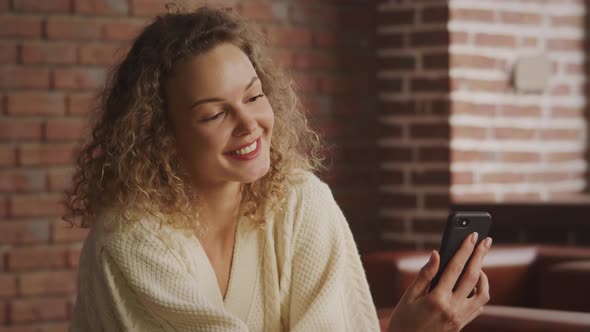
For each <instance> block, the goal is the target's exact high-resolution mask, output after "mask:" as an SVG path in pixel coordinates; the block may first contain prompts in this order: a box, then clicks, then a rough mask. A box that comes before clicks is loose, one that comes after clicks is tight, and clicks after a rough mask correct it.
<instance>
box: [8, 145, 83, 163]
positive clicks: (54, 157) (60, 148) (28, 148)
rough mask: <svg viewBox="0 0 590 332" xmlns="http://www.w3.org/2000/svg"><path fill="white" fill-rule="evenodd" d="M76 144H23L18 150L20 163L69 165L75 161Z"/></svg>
mask: <svg viewBox="0 0 590 332" xmlns="http://www.w3.org/2000/svg"><path fill="white" fill-rule="evenodd" d="M74 148H75V144H71V143H61V144H58V143H53V144H23V145H21V146H20V147H19V149H18V152H17V161H18V163H19V165H68V164H71V163H73V161H74V156H73V152H74Z"/></svg>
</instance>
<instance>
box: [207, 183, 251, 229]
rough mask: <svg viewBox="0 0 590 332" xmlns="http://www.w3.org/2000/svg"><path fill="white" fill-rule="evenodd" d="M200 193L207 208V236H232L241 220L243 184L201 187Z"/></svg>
mask: <svg viewBox="0 0 590 332" xmlns="http://www.w3.org/2000/svg"><path fill="white" fill-rule="evenodd" d="M198 192H199V196H200V198H201V199H202V202H203V203H204V206H205V211H204V212H205V213H204V217H205V220H206V223H207V227H208V232H207V233H208V235H207V236H212V237H219V236H221V237H225V236H227V235H228V234H232V233H233V231H235V226H236V225H237V221H238V219H239V212H240V202H241V197H242V195H241V183H238V182H227V183H224V184H219V185H215V186H206V187H204V186H200V187H199V189H198Z"/></svg>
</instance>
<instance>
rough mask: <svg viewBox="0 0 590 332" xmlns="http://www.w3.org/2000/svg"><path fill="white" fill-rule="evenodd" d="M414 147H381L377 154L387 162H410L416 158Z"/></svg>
mask: <svg viewBox="0 0 590 332" xmlns="http://www.w3.org/2000/svg"><path fill="white" fill-rule="evenodd" d="M413 151H414V149H412V148H411V147H406V146H388V147H380V148H379V150H378V151H377V156H378V157H379V159H380V160H382V161H386V162H398V163H399V162H402V163H408V162H411V161H413V160H414V152H413Z"/></svg>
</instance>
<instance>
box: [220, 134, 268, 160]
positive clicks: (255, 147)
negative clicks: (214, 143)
mask: <svg viewBox="0 0 590 332" xmlns="http://www.w3.org/2000/svg"><path fill="white" fill-rule="evenodd" d="M261 144H262V142H261V140H260V137H259V138H258V139H257V140H255V141H254V142H251V143H249V144H245V145H242V146H241V147H238V148H237V149H235V150H232V151H229V152H225V153H224V155H225V156H227V157H230V158H233V159H237V160H251V159H254V158H256V157H258V155H259V154H260V147H261Z"/></svg>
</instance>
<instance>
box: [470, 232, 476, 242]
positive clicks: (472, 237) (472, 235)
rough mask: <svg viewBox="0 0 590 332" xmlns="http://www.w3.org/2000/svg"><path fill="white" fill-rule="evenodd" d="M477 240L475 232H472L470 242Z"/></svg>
mask: <svg viewBox="0 0 590 332" xmlns="http://www.w3.org/2000/svg"><path fill="white" fill-rule="evenodd" d="M476 241H477V232H473V233H472V234H471V243H475V242H476Z"/></svg>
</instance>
